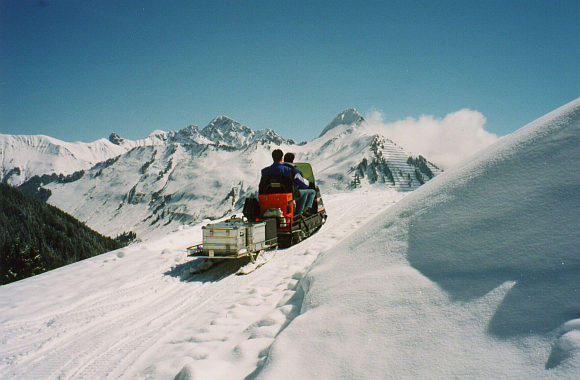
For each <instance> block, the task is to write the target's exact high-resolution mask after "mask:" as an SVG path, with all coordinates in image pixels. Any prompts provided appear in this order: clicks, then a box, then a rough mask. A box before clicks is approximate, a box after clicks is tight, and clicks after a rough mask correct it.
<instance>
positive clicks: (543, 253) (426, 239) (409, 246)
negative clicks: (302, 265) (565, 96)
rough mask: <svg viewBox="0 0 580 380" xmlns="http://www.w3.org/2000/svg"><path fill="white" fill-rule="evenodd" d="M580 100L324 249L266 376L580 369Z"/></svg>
mask: <svg viewBox="0 0 580 380" xmlns="http://www.w3.org/2000/svg"><path fill="white" fill-rule="evenodd" d="M579 146H580V99H578V100H576V101H574V102H572V103H570V104H568V105H566V106H564V107H562V108H561V109H559V110H556V111H554V112H553V113H551V114H548V115H547V116H545V117H543V118H541V119H539V120H537V121H535V122H533V123H531V124H530V125H528V126H526V127H525V128H522V129H521V130H519V131H517V132H516V133H514V134H512V135H510V136H508V137H506V138H504V139H502V140H500V142H498V143H497V144H495V145H494V146H493V147H491V148H490V149H487V150H486V151H485V152H483V153H481V154H479V155H478V156H477V157H476V159H475V160H474V161H472V162H471V163H469V164H466V165H465V166H463V167H461V168H458V169H456V170H452V171H450V172H447V173H445V174H442V175H441V176H439V177H436V178H435V179H434V180H433V181H431V182H429V183H428V184H427V185H425V186H424V187H422V188H420V189H419V190H417V191H415V192H414V193H412V194H410V195H409V196H408V197H406V198H405V199H404V200H402V201H401V202H400V203H398V204H397V205H396V206H395V207H393V208H391V209H389V210H388V211H386V212H384V213H382V214H380V215H379V216H377V217H376V218H374V220H372V221H371V222H370V223H368V224H366V225H365V226H363V227H361V228H360V229H359V230H358V231H357V233H355V234H353V235H352V236H351V237H350V238H349V239H347V240H346V241H343V242H341V244H340V245H338V246H337V247H335V248H334V249H331V250H329V251H327V252H325V253H324V254H323V255H321V257H320V259H319V260H318V261H317V262H316V263H315V265H314V266H313V267H312V269H311V270H310V272H309V273H308V275H307V276H306V277H305V278H304V279H303V280H302V281H301V284H300V286H301V287H302V289H303V292H304V294H305V296H304V300H303V302H302V304H301V311H300V315H299V316H298V317H296V318H295V319H294V320H293V322H292V323H291V324H290V325H289V326H288V327H287V328H286V329H285V330H284V331H283V332H282V333H281V334H280V335H279V336H278V337H277V339H276V342H275V343H274V344H273V346H272V348H271V350H270V352H269V355H268V359H267V361H266V363H265V365H264V367H263V368H262V369H261V370H259V371H258V372H259V375H260V376H259V378H269V379H297V378H325V379H339V378H342V379H353V378H360V379H368V378H466V377H467V378H482V379H483V378H485V379H491V378H517V379H523V378H526V379H531V378H535V379H539V378H549V377H554V378H570V379H572V378H574V379H577V378H580V329H579V328H580V319H579V318H580V297H579V290H580V254H579V253H580V252H579V248H578V247H580V228H579V227H580V226H579V223H578V211H579V210H580V171H578V170H573V171H572V172H571V171H570V170H569V167H570V165H571V166H573V167H578V165H579V164H580V150H579V149H578V147H579Z"/></svg>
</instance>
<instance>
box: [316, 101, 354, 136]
mask: <svg viewBox="0 0 580 380" xmlns="http://www.w3.org/2000/svg"><path fill="white" fill-rule="evenodd" d="M363 121H365V118H364V117H363V116H362V115H361V114H360V112H358V110H357V109H356V108H347V109H346V110H344V111H342V112H341V113H339V114H338V115H337V116H336V117H335V118H334V120H332V121H331V122H330V124H328V125H327V126H326V127H325V128H324V130H323V131H322V133H321V134H320V136H322V135H324V134H325V133H326V132H328V131H330V130H331V129H333V128H336V127H338V126H339V125H351V126H352V125H360V124H361V123H362V122H363ZM320 136H319V137H320Z"/></svg>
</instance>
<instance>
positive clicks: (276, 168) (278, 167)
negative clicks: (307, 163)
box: [262, 149, 293, 177]
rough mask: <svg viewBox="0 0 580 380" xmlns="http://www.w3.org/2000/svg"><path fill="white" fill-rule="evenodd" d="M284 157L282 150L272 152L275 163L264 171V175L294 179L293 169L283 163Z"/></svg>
mask: <svg viewBox="0 0 580 380" xmlns="http://www.w3.org/2000/svg"><path fill="white" fill-rule="evenodd" d="M283 157H284V154H283V153H282V151H281V150H280V149H276V150H274V151H273V152H272V159H273V160H274V163H273V164H272V165H270V166H267V167H265V168H264V169H262V175H263V176H265V175H282V176H286V177H292V173H293V172H292V168H290V167H288V166H286V165H284V164H283V163H282V158H283Z"/></svg>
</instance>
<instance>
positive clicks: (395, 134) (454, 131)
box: [361, 109, 499, 169]
mask: <svg viewBox="0 0 580 380" xmlns="http://www.w3.org/2000/svg"><path fill="white" fill-rule="evenodd" d="M485 122H486V119H485V116H483V115H482V114H481V113H480V112H478V111H473V110H469V109H462V110H459V111H456V112H452V113H449V114H447V115H446V116H445V117H444V118H443V119H438V118H436V117H434V116H430V115H423V116H420V117H419V118H418V119H415V118H412V117H408V118H406V119H404V120H399V121H395V122H393V123H388V122H385V121H384V120H383V113H381V112H379V111H372V112H370V113H369V114H368V115H367V117H366V123H364V124H363V125H362V126H361V127H363V128H366V129H369V130H372V131H375V132H376V133H379V132H380V133H381V134H383V135H386V136H389V138H391V139H392V140H393V141H394V142H396V143H397V144H399V145H401V146H404V147H405V148H406V149H408V150H409V151H411V152H412V153H417V152H420V153H421V154H424V155H426V156H427V157H429V159H431V160H432V161H433V162H434V163H435V164H437V165H439V166H440V167H442V168H443V169H447V168H450V167H452V166H455V165H456V164H458V163H460V162H462V161H464V160H465V159H467V158H468V157H469V156H471V155H472V154H473V153H476V152H477V151H480V150H481V149H483V148H486V147H488V146H489V145H491V144H493V143H495V142H496V141H497V140H498V139H499V138H498V136H497V135H495V134H493V133H490V132H487V131H486V130H485V129H484V125H485Z"/></svg>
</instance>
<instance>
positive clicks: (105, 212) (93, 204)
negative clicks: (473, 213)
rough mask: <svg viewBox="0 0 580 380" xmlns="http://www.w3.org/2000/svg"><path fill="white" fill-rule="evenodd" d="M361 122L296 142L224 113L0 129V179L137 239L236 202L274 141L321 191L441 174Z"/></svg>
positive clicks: (412, 181) (354, 114) (406, 186)
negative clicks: (74, 127)
mask: <svg viewBox="0 0 580 380" xmlns="http://www.w3.org/2000/svg"><path fill="white" fill-rule="evenodd" d="M364 123H365V119H364V117H363V116H362V115H361V114H360V113H359V112H358V111H357V110H356V109H353V108H351V109H347V110H345V111H344V112H342V113H340V114H339V115H337V117H336V118H335V119H334V120H332V121H331V122H330V123H329V124H328V125H327V126H326V127H325V128H324V129H323V130H322V133H321V135H320V136H319V137H318V138H315V139H313V140H311V141H309V142H307V143H302V144H297V143H296V142H295V141H294V140H291V139H286V138H283V137H281V136H279V135H278V134H276V133H275V132H274V131H272V130H270V129H265V130H258V131H254V130H252V129H251V128H249V127H247V126H244V125H242V124H240V123H238V122H236V121H235V120H232V119H230V118H228V117H225V116H219V117H216V118H215V119H214V120H212V121H211V122H210V123H209V124H208V125H207V126H206V127H204V128H203V129H200V128H199V127H197V126H188V127H186V128H183V129H181V130H179V131H171V132H165V131H154V132H153V133H151V134H150V135H149V136H147V137H146V138H144V139H141V140H135V141H134V140H128V139H124V138H122V137H120V136H118V135H117V134H115V133H113V134H111V135H110V137H109V139H108V140H107V139H100V140H98V141H95V142H93V143H88V144H86V143H79V142H77V143H67V142H63V141H59V140H56V139H53V138H50V137H46V136H11V135H0V157H1V163H2V167H1V181H2V182H3V183H8V184H11V185H13V186H20V187H21V188H22V189H23V190H24V191H26V192H28V193H34V194H36V195H37V196H38V197H40V198H42V199H44V200H47V201H48V202H49V203H50V204H52V205H55V206H57V207H59V208H61V209H63V210H65V211H66V212H68V213H70V214H72V215H74V216H75V217H77V218H79V219H80V220H82V221H84V222H86V223H87V224H88V225H89V226H91V227H92V228H94V229H96V230H97V231H99V232H101V233H103V234H106V235H110V236H115V235H118V234H119V233H121V232H124V231H135V232H137V234H138V236H139V237H141V238H144V237H149V236H154V235H157V234H160V233H164V232H167V231H169V230H174V229H175V228H178V227H179V225H181V224H185V223H193V222H196V221H201V220H203V219H206V218H218V217H222V216H224V215H227V214H228V213H230V212H231V211H232V210H235V209H238V208H239V207H241V206H242V205H243V201H244V199H245V197H246V196H248V195H252V194H255V193H256V191H257V185H258V182H259V172H260V169H261V168H262V167H265V166H267V165H269V164H270V163H271V155H270V154H271V151H272V150H273V149H275V148H281V149H282V150H283V151H285V152H287V151H291V152H294V153H295V154H296V161H307V162H310V163H311V164H312V166H313V169H314V171H315V175H316V177H317V183H318V185H319V186H320V187H321V189H322V192H323V194H324V193H328V192H332V191H337V190H338V191H343V190H345V189H354V188H358V187H361V188H365V187H368V186H383V187H389V188H393V189H395V190H397V191H411V190H414V189H416V188H417V187H419V186H421V185H422V184H423V183H425V182H426V181H428V180H430V179H431V178H432V177H433V176H435V175H437V174H438V173H440V172H441V170H440V169H439V168H438V167H437V166H436V165H434V164H432V163H431V162H429V161H428V160H427V159H426V158H424V157H422V156H412V155H411V154H409V153H407V152H405V151H404V149H403V148H402V147H400V146H398V145H397V144H396V143H395V142H393V141H391V140H390V139H389V137H388V136H384V135H382V134H380V133H379V134H377V133H369V132H368V131H367V130H366V129H365V128H361V126H362V125H363V124H364Z"/></svg>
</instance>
